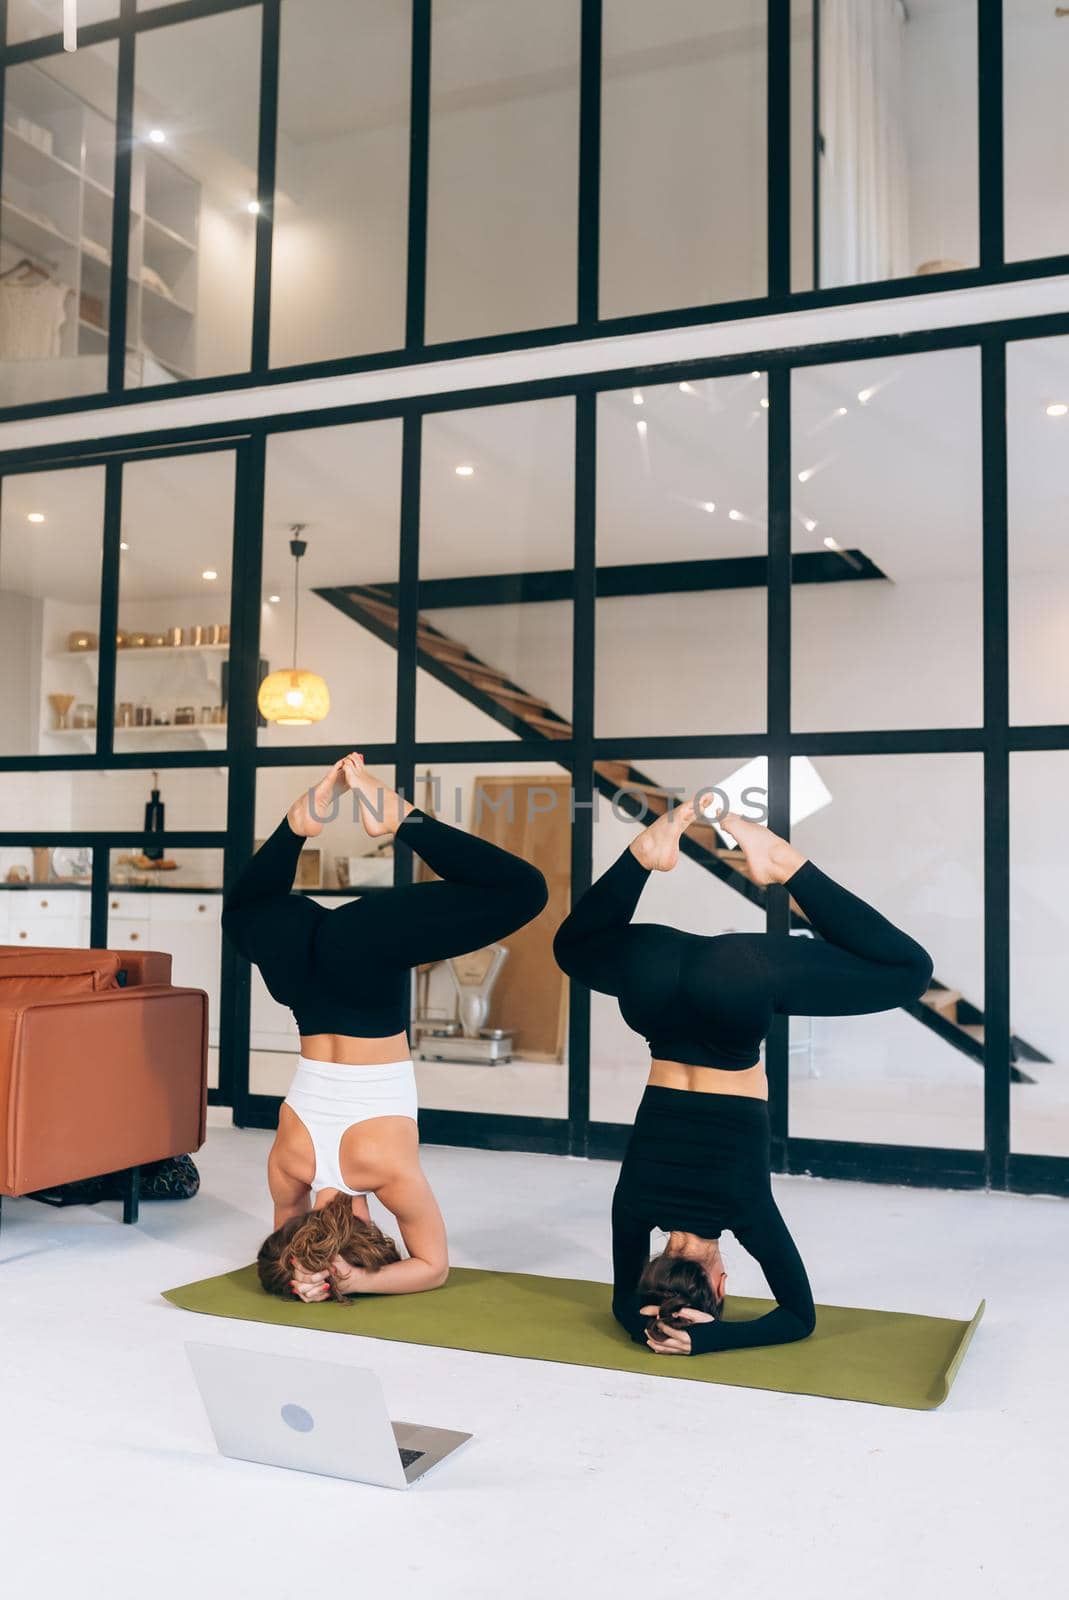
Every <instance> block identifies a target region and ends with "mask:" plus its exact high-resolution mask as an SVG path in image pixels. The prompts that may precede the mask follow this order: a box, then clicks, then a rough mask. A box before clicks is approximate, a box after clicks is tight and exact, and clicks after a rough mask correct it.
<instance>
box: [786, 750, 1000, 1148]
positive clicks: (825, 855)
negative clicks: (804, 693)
mask: <svg viewBox="0 0 1069 1600" xmlns="http://www.w3.org/2000/svg"><path fill="white" fill-rule="evenodd" d="M812 765H813V768H814V769H815V772H816V774H817V775H818V776H819V778H820V779H821V781H822V783H823V785H824V788H825V790H826V791H827V796H828V798H826V799H823V801H822V804H820V805H819V807H818V808H817V809H816V810H814V811H812V812H811V813H810V814H809V815H807V816H802V817H800V818H799V819H798V821H797V822H796V824H795V825H794V827H793V828H792V839H793V842H794V844H795V845H796V846H797V847H798V849H799V850H801V851H802V852H803V854H805V855H807V856H808V857H810V859H812V860H813V861H814V862H815V863H816V864H817V866H819V867H820V868H821V870H822V871H824V872H826V873H828V875H829V876H830V877H832V878H834V879H835V880H836V882H837V883H841V884H842V885H843V887H844V888H846V889H849V890H851V891H852V892H853V893H854V894H858V895H860V896H861V897H862V899H864V900H867V901H868V902H869V903H870V904H871V905H873V906H875V907H876V909H877V910H878V911H881V912H882V913H883V914H884V916H886V917H888V918H889V919H890V920H891V921H892V922H893V923H894V924H895V925H896V926H897V927H899V928H902V929H903V931H904V932H906V933H908V934H909V935H910V936H911V937H912V938H914V939H916V940H917V941H918V942H919V943H920V944H921V945H923V946H924V948H925V949H926V950H927V951H928V952H929V953H930V954H931V957H932V960H933V962H934V964H935V972H934V976H933V978H932V982H931V986H930V988H929V989H928V991H927V992H926V994H925V996H924V997H923V998H922V999H921V1000H919V1001H918V1002H916V1003H914V1004H911V1005H909V1006H902V1007H899V1008H897V1009H894V1010H890V1011H883V1012H879V1013H877V1014H875V1015H869V1016H857V1017H812V1018H810V1017H795V1018H792V1020H791V1024H790V1051H791V1054H790V1131H791V1134H792V1135H794V1136H796V1137H801V1138H805V1139H845V1140H859V1141H862V1142H865V1143H871V1144H898V1145H930V1146H937V1147H944V1148H949V1149H962V1150H975V1149H979V1148H981V1147H982V1145H983V1110H984V1069H983V1059H982V1049H983V1021H984V893H983V815H984V809H983V763H982V759H981V757H980V756H979V755H971V754H970V755H936V756H933V755H919V756H912V755H911V756H897V755H896V756H815V757H814V758H813V762H812ZM792 909H795V908H792ZM793 921H794V927H793V929H792V933H793V934H794V936H796V937H798V938H806V937H811V935H810V934H807V932H806V924H805V922H804V921H803V920H802V918H801V917H799V916H797V915H796V916H795V917H794V919H793Z"/></svg>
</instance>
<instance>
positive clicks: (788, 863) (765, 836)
mask: <svg viewBox="0 0 1069 1600" xmlns="http://www.w3.org/2000/svg"><path fill="white" fill-rule="evenodd" d="M716 821H717V822H718V823H719V824H720V826H721V827H722V828H723V829H724V830H725V831H726V832H727V833H730V834H731V836H732V838H733V839H737V840H738V843H739V848H740V849H741V850H742V852H743V854H744V855H745V857H746V865H747V867H748V868H749V874H750V878H751V880H752V881H753V882H754V883H759V884H765V883H786V881H787V879H788V878H789V877H790V876H791V874H792V873H794V872H797V871H798V868H799V867H800V866H802V865H803V863H804V862H805V860H806V857H805V856H803V855H801V854H800V853H799V851H797V850H796V849H795V848H794V846H793V845H792V844H788V843H787V840H786V839H781V838H780V836H779V834H778V833H773V832H772V830H771V829H770V828H766V827H765V826H764V824H763V823H759V822H751V821H750V819H749V818H748V817H740V816H739V814H738V812H737V811H726V812H724V813H723V815H722V816H718V817H717V818H716Z"/></svg>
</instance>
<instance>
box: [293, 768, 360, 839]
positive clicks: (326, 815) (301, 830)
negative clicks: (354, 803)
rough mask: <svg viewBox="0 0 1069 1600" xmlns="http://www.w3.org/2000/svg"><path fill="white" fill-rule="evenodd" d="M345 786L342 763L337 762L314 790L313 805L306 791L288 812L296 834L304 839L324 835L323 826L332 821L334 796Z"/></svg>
mask: <svg viewBox="0 0 1069 1600" xmlns="http://www.w3.org/2000/svg"><path fill="white" fill-rule="evenodd" d="M343 759H344V758H343ZM344 785H345V779H344V777H343V776H342V762H341V761H335V763H334V765H333V766H332V767H331V769H330V771H329V772H326V773H324V775H323V777H321V778H320V780H319V782H318V783H317V784H316V786H315V788H314V789H313V790H312V799H311V803H309V797H308V790H307V789H306V790H305V791H304V793H303V794H302V795H299V796H298V797H297V799H296V800H295V801H294V802H293V804H292V805H291V806H290V808H289V810H288V811H287V813H286V816H287V817H288V818H289V825H290V827H291V828H292V829H293V831H294V833H297V834H300V836H301V838H302V839H314V838H315V837H316V834H318V833H322V832H323V824H324V823H325V822H328V821H329V820H330V817H331V814H332V812H333V808H334V796H335V795H336V794H337V792H338V789H339V788H343V787H344ZM313 813H314V815H313Z"/></svg>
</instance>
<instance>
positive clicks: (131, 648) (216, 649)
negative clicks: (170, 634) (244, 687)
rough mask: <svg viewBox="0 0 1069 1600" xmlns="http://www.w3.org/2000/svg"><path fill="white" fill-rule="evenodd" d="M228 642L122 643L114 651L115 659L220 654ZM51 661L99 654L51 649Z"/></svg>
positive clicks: (93, 651) (96, 651)
mask: <svg viewBox="0 0 1069 1600" xmlns="http://www.w3.org/2000/svg"><path fill="white" fill-rule="evenodd" d="M229 649H230V646H229V644H133V645H126V644H124V645H122V646H121V647H120V648H119V649H117V650H116V652H115V659H116V660H117V661H125V660H127V659H128V658H129V657H131V656H194V655H222V654H223V653H225V652H226V651H229ZM51 655H52V660H53V661H60V660H63V661H67V660H69V659H70V658H71V657H72V656H84V657H86V658H87V659H93V660H95V659H96V658H97V657H98V656H99V655H100V651H99V650H98V649H93V650H53V651H52V652H51Z"/></svg>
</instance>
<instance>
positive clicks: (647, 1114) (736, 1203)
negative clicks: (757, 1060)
mask: <svg viewBox="0 0 1069 1600" xmlns="http://www.w3.org/2000/svg"><path fill="white" fill-rule="evenodd" d="M655 1227H656V1228H663V1229H664V1231H665V1232H666V1233H671V1232H673V1231H674V1230H677V1229H678V1230H679V1231H680V1232H682V1233H695V1234H698V1235H699V1237H701V1238H703V1239H719V1238H720V1235H721V1233H722V1232H723V1231H724V1230H725V1229H730V1230H731V1232H732V1233H733V1234H734V1235H735V1237H736V1239H737V1240H738V1241H739V1243H740V1244H741V1245H742V1246H743V1248H744V1249H745V1250H748V1251H749V1253H750V1255H752V1256H754V1257H755V1258H756V1260H757V1261H758V1262H759V1263H760V1266H761V1269H762V1271H763V1272H764V1274H765V1278H766V1279H767V1281H768V1286H769V1288H770V1289H771V1291H772V1294H773V1296H774V1298H775V1299H776V1301H777V1305H776V1308H775V1310H773V1311H770V1312H769V1313H768V1314H767V1315H766V1316H763V1317H756V1318H753V1319H751V1320H750V1321H748V1322H723V1321H719V1320H718V1321H715V1322H701V1323H694V1324H693V1325H692V1326H691V1328H690V1329H689V1332H690V1345H691V1351H692V1353H693V1354H694V1355H702V1354H704V1353H705V1352H707V1351H713V1350H737V1349H741V1348H743V1347H745V1346H752V1345H760V1344H788V1343H790V1342H791V1341H792V1340H794V1339H804V1338H805V1337H806V1336H807V1335H808V1334H810V1333H812V1331H813V1327H814V1324H815V1321H816V1315H815V1312H814V1310H813V1295H812V1292H811V1290H810V1287H809V1279H808V1277H807V1276H806V1270H805V1267H804V1266H803V1264H802V1258H801V1256H800V1255H799V1254H798V1250H797V1247H796V1245H795V1243H794V1240H793V1239H792V1238H791V1235H790V1233H789V1231H788V1229H787V1224H786V1223H785V1222H784V1220H783V1218H782V1217H781V1216H780V1213H779V1208H778V1207H777V1205H776V1202H775V1199H774V1198H773V1195H772V1186H771V1181H770V1178H769V1122H768V1105H767V1102H766V1101H764V1100H756V1099H750V1098H748V1097H747V1096H744V1095H736V1094H696V1093H692V1092H691V1091H690V1090H687V1089H663V1088H659V1087H657V1086H656V1085H651V1086H650V1087H649V1088H647V1090H646V1092H645V1094H644V1095H643V1097H642V1102H641V1104H640V1106H639V1109H638V1115H637V1116H636V1118H635V1126H634V1130H633V1132H632V1135H631V1140H630V1143H629V1145H628V1149H627V1154H626V1156H625V1158H624V1164H623V1167H622V1168H621V1170H620V1179H619V1182H618V1183H617V1185H616V1193H615V1195H614V1196H613V1203H612V1261H613V1298H612V1309H613V1315H614V1316H615V1317H616V1320H617V1321H618V1322H619V1323H620V1324H621V1326H623V1327H624V1328H626V1329H627V1331H628V1333H629V1334H630V1335H631V1337H632V1338H633V1339H634V1340H635V1342H636V1343H638V1344H644V1343H645V1340H646V1334H645V1318H643V1317H641V1316H640V1315H639V1307H640V1304H641V1297H640V1296H638V1295H637V1294H636V1292H635V1291H636V1286H637V1284H638V1280H639V1278H640V1277H641V1275H642V1272H643V1271H644V1269H645V1267H646V1264H647V1262H648V1261H649V1259H650V1231H651V1229H652V1228H655Z"/></svg>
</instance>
